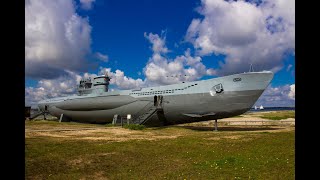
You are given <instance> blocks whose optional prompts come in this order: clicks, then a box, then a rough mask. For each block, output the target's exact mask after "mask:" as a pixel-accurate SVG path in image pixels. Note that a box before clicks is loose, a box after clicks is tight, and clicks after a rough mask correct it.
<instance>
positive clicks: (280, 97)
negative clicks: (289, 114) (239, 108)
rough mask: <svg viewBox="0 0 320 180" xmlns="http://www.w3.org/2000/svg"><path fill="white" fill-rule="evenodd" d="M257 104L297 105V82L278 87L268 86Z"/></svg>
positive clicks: (273, 105) (275, 105)
mask: <svg viewBox="0 0 320 180" xmlns="http://www.w3.org/2000/svg"><path fill="white" fill-rule="evenodd" d="M255 105H256V106H260V105H262V106H272V107H285V106H286V107H289V106H290V107H292V106H295V84H291V85H289V84H287V85H283V86H278V87H272V86H268V87H267V89H266V90H265V91H264V92H263V93H262V95H261V96H260V98H259V99H258V101H257V102H256V103H255Z"/></svg>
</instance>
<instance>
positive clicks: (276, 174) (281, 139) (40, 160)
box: [25, 127, 295, 179]
mask: <svg viewBox="0 0 320 180" xmlns="http://www.w3.org/2000/svg"><path fill="white" fill-rule="evenodd" d="M106 128H107V127H106ZM143 133H154V134H168V135H169V134H178V133H182V134H183V135H182V136H180V137H178V138H173V139H162V140H152V141H149V140H130V141H123V142H115V141H88V140H87V141H85V140H74V139H69V138H65V139H60V138H52V137H45V136H36V137H32V138H26V141H25V142H26V145H25V159H26V160H25V161H26V163H25V169H26V174H25V175H26V176H25V177H26V179H81V178H85V179H99V177H100V178H101V177H106V178H107V179H294V178H295V175H294V171H295V159H294V158H295V153H294V144H295V142H294V138H295V135H294V131H284V132H274V133H263V132H262V133H259V132H228V131H218V132H212V131H197V130H190V129H184V128H182V127H169V128H152V129H151V128H146V129H144V131H143ZM229 136H241V138H238V139H232V138H227V137H229ZM213 137H214V138H217V139H214V140H213V139H210V138H213Z"/></svg>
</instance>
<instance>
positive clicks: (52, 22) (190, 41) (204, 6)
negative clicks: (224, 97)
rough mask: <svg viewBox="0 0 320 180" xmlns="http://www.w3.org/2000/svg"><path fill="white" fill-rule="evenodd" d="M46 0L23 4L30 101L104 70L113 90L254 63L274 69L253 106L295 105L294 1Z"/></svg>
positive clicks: (229, 71) (258, 67)
mask: <svg viewBox="0 0 320 180" xmlns="http://www.w3.org/2000/svg"><path fill="white" fill-rule="evenodd" d="M44 1H45V0H44ZM44 1H43V2H42V1H36V0H30V1H27V2H26V5H25V9H26V14H25V15H26V103H27V104H34V103H35V102H36V101H38V100H41V99H44V98H50V97H56V96H63V95H68V94H72V93H75V88H74V87H75V83H77V81H76V80H78V79H79V77H83V76H90V75H94V74H99V73H102V72H106V71H108V72H109V73H110V74H111V75H113V76H115V78H113V79H114V81H113V82H112V83H111V87H112V88H114V89H130V88H134V87H135V86H150V85H160V84H170V83H174V82H179V81H181V79H174V80H166V78H164V77H160V76H164V75H166V74H172V73H175V72H176V73H177V74H182V73H190V74H188V75H190V76H192V78H191V79H190V80H199V79H208V78H212V77H218V76H222V75H228V74H232V73H238V72H243V71H248V70H249V66H250V63H253V66H254V69H255V70H257V71H259V70H272V71H274V72H275V76H274V79H273V80H272V83H271V85H270V86H269V88H268V89H267V90H266V92H265V93H264V94H266V96H264V97H262V98H260V99H259V101H258V103H262V104H266V105H267V106H268V105H269V106H274V105H276V104H279V102H277V101H281V103H280V104H283V106H294V102H295V101H294V85H295V75H294V69H295V56H294V51H295V45H294V41H295V38H294V36H295V34H294V25H295V22H294V14H295V12H294V6H295V4H294V2H290V1H288V2H286V3H285V6H284V5H283V3H282V4H281V3H278V1H277V0H267V1H259V3H258V4H257V3H254V2H255V1H245V2H243V1H241V2H240V1H239V2H227V1H219V0H213V1H212V2H209V1H207V0H203V1H200V0H186V1H178V0H176V1H173V0H161V1H160V0H136V1H131V0H122V1H119V0H81V1H78V0H77V1H72V0H65V1H59V0H57V1H53V2H51V1H48V2H44ZM261 2H262V3H261ZM56 7H59V8H56ZM292 7H293V8H292ZM288 9H289V10H288ZM290 10H291V11H290ZM292 11H293V12H292ZM41 17H42V18H41ZM279 19H281V21H279ZM206 38H207V39H206ZM208 38H209V40H208ZM279 39H282V41H281V42H279ZM44 47H46V48H44ZM48 49H50V50H51V51H50V52H48ZM98 54H100V55H101V56H99V55H98ZM157 55H158V57H159V58H160V60H157V59H156V56H157ZM179 56H180V57H181V56H183V57H182V59H185V60H179V58H178V57H179ZM160 61H161V62H160ZM182 61H183V62H182ZM192 62H196V63H192ZM170 63H171V65H170ZM178 66H179V67H180V66H181V67H180V69H179V68H178V69H177V70H176V71H173V70H172V69H174V68H173V67H178ZM39 69H41V70H39ZM155 69H156V70H158V69H161V70H162V71H155ZM188 69H189V70H188ZM190 69H191V70H192V71H191V70H190ZM151 71H154V72H155V73H153V74H150V72H151ZM153 76H157V77H156V78H155V77H153ZM158 76H159V77H158ZM62 81H64V82H65V83H64V84H61V82H62ZM292 93H293V94H292ZM272 94H273V95H274V97H278V98H273V99H272V98H271V99H270V96H272ZM289 94H290V95H289ZM268 98H269V99H268Z"/></svg>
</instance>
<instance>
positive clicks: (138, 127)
mask: <svg viewBox="0 0 320 180" xmlns="http://www.w3.org/2000/svg"><path fill="white" fill-rule="evenodd" d="M123 127H124V128H126V129H131V130H143V129H144V128H145V126H144V125H140V124H126V125H124V126H123Z"/></svg>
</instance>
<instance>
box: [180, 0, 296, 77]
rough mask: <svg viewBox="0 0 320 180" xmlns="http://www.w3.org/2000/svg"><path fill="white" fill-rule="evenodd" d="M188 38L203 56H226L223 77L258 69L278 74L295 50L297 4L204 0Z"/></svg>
mask: <svg viewBox="0 0 320 180" xmlns="http://www.w3.org/2000/svg"><path fill="white" fill-rule="evenodd" d="M201 2H202V3H201V6H200V7H199V8H198V12H199V13H200V14H201V15H203V18H200V19H199V18H197V19H193V20H192V22H191V24H190V25H189V28H188V30H187V34H186V36H185V39H186V40H187V41H189V42H191V43H193V45H194V47H195V48H196V50H197V53H198V54H199V55H200V56H206V55H211V54H213V53H214V54H223V55H226V59H225V61H224V62H220V69H219V70H218V73H219V74H221V75H226V74H231V73H239V72H244V71H247V70H248V69H249V66H250V64H251V63H252V64H253V65H254V67H255V69H256V70H273V71H278V70H279V69H281V68H282V66H283V65H282V60H283V57H284V56H285V55H287V54H288V53H294V50H295V1H294V0H265V1H262V3H260V4H255V3H253V2H252V3H250V2H245V1H223V0H202V1H201Z"/></svg>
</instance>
